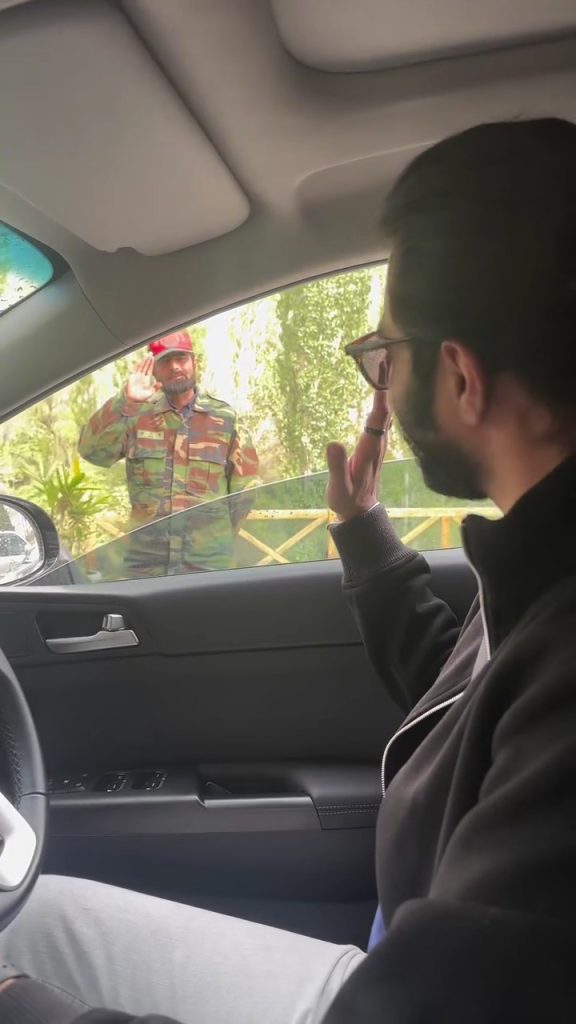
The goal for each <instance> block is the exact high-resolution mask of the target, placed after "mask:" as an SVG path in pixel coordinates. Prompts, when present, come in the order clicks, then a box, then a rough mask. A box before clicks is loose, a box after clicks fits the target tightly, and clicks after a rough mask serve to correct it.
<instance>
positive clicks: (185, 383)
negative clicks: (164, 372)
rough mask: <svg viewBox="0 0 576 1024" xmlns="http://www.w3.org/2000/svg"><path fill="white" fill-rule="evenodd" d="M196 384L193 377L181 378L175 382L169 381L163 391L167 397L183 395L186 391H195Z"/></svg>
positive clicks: (163, 386) (164, 385)
mask: <svg viewBox="0 0 576 1024" xmlns="http://www.w3.org/2000/svg"><path fill="white" fill-rule="evenodd" d="M195 386H196V382H195V380H194V378H193V377H180V378H179V379H175V380H167V381H166V382H165V383H164V384H163V385H162V389H163V390H164V391H165V392H166V394H167V395H182V394H183V393H184V392H185V391H193V390H194V388H195Z"/></svg>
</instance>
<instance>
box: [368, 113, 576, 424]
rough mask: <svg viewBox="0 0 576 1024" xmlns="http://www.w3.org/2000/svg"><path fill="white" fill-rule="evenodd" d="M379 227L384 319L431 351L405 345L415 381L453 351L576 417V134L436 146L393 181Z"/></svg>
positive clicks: (471, 138)
mask: <svg viewBox="0 0 576 1024" xmlns="http://www.w3.org/2000/svg"><path fill="white" fill-rule="evenodd" d="M384 228H385V231H386V234H387V236H388V238H389V239H390V241H391V243H392V245H393V252H394V265H393V272H392V274H391V280H390V288H389V296H390V311H391V314H392V317H393V319H394V320H395V321H396V322H397V324H398V326H399V327H400V328H401V330H402V331H403V333H406V334H408V335H414V336H416V337H418V336H421V337H423V338H428V339H429V340H430V341H431V342H432V348H431V350H428V352H424V351H423V350H424V348H425V346H424V345H423V344H419V345H414V346H412V352H413V358H414V363H415V371H418V368H419V369H420V373H419V374H418V375H419V376H428V374H429V373H430V372H431V370H432V368H433V364H434V358H433V351H437V348H438V346H439V343H440V342H441V341H443V340H445V339H452V340H459V341H461V342H462V343H463V344H464V345H467V346H468V347H469V348H470V349H471V350H472V351H474V352H475V353H476V354H477V356H478V357H479V358H480V359H481V361H482V363H483V365H484V367H485V369H486V371H487V372H488V373H490V374H496V373H498V372H502V371H510V372H512V373H514V374H515V375H516V376H517V378H518V379H520V380H522V381H523V383H524V384H525V386H526V387H527V388H528V389H529V390H530V391H531V392H532V393H533V394H534V395H535V396H538V397H539V398H540V399H541V400H543V401H544V402H546V404H548V405H550V406H552V407H558V406H563V407H566V406H576V125H574V124H572V123H570V122H569V121H563V120H560V119H556V118H546V119H539V120H530V121H510V122H500V123H495V124H484V125H479V126H477V127H475V128H471V129H469V130H468V131H465V132H462V133H461V134H459V135H455V136H453V137H451V138H448V139H446V140H444V141H443V142H440V143H439V144H438V145H436V146H433V147H432V148H431V149H429V150H427V151H426V152H425V153H423V154H422V155H421V156H419V157H417V158H416V159H415V160H414V161H413V162H412V163H411V164H410V165H409V167H408V168H407V169H406V171H405V172H404V173H403V174H402V175H401V177H400V178H399V180H398V181H397V182H396V184H395V186H394V187H393V189H392V192H391V193H390V195H389V196H388V199H387V201H386V207H385V212H384ZM434 342H435V343H436V344H434ZM420 362H421V363H422V366H420V367H418V364H419V363H420Z"/></svg>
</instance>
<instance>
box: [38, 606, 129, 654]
mask: <svg viewBox="0 0 576 1024" xmlns="http://www.w3.org/2000/svg"><path fill="white" fill-rule="evenodd" d="M139 643H140V641H139V639H138V637H137V636H136V633H135V632H134V630H133V629H128V628H127V626H126V623H125V622H124V616H123V615H117V614H115V613H114V614H111V615H105V616H104V619H103V621H102V628H101V629H99V630H98V632H97V633H93V634H92V636H58V637H53V638H52V639H49V640H46V646H47V648H48V650H50V651H54V653H55V654H85V653H88V652H89V651H110V650H112V649H114V648H118V647H137V646H138V644H139Z"/></svg>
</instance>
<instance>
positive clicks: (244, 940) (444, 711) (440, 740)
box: [0, 119, 576, 1024]
mask: <svg viewBox="0 0 576 1024" xmlns="http://www.w3.org/2000/svg"><path fill="white" fill-rule="evenodd" d="M384 225H385V230H386V235H387V238H388V240H389V244H390V250H391V265H390V273H389V275H388V283H387V296H386V303H385V310H384V315H383V318H382V321H381V323H380V326H379V328H378V331H377V332H376V333H375V335H373V336H371V337H368V338H364V339H361V340H360V341H359V342H358V343H355V344H353V345H351V346H350V353H351V354H352V355H353V356H354V357H355V358H356V359H357V361H358V363H359V366H360V367H361V369H362V372H363V373H364V374H365V376H366V377H367V378H368V379H369V380H370V381H371V382H372V384H373V386H374V387H375V388H377V389H378V391H379V394H380V396H381V397H378V398H377V399H376V401H375V404H374V409H373V411H372V414H371V416H370V417H369V419H368V423H367V427H366V433H365V434H364V436H363V438H362V439H361V440H360V442H359V445H358V447H357V449H356V451H355V453H354V454H353V456H352V458H351V459H350V460H348V459H347V457H346V453H345V452H344V450H343V449H342V448H341V447H340V446H338V445H335V446H331V447H330V449H329V453H328V454H329V464H330V474H331V482H330V489H329V497H330V502H331V504H332V507H333V508H334V509H335V510H336V511H337V512H338V514H339V516H340V519H341V520H342V522H341V523H340V524H339V525H338V526H336V527H335V528H334V537H335V539H336V541H337V543H338V545H339V548H340V552H341V554H342V559H343V563H344V570H345V586H346V591H347V593H348V595H349V597H350V599H351V602H352V605H353V608H354V610H355V612H356V615H357V617H358V621H359V624H360V627H361V629H362V633H363V636H364V638H365V641H366V644H367V647H368V650H369V652H370V654H371V656H372V659H373V661H374V663H375V665H376V666H377V668H378V671H379V673H380V676H381V678H382V681H383V683H384V685H385V686H386V687H388V688H389V690H390V692H391V693H392V694H393V695H394V697H395V698H396V700H397V701H398V702H399V703H401V704H402V705H403V706H404V707H405V708H406V710H407V712H408V714H407V718H406V720H405V722H404V724H403V726H402V727H401V728H400V730H399V731H398V733H397V734H396V737H395V738H394V739H393V741H392V742H391V743H390V744H389V745H388V748H387V751H386V753H385V757H384V768H383V782H384V786H385V798H384V801H383V804H382V808H381V811H380V816H379V824H378V833H377V852H376V871H377V878H378V891H379V902H380V911H379V914H378V917H377V921H376V922H375V928H374V931H373V935H372V937H371V940H370V951H369V952H368V954H367V955H364V954H363V953H361V952H360V951H359V950H355V949H353V948H351V947H341V946H333V945H331V944H329V943H323V942H317V941H315V940H313V939H309V938H306V937H303V936H296V935H288V934H287V933H285V932H282V931H275V930H273V929H269V928H264V927H263V926H259V925H256V924H253V923H250V922H243V921H239V920H237V919H233V918H226V917H219V916H218V915H214V914H206V913H205V912H204V911H200V910H195V909H193V908H190V907H184V906H179V905H175V904H169V903H166V902H165V901H162V900H154V899H153V898H152V897H148V896H141V895H138V894H136V893H127V892H123V891H121V890H115V889H112V888H108V887H106V886H101V885H97V884H96V883H92V882H87V881H82V880H76V879H68V880H67V879H46V880H43V882H42V884H40V885H39V886H38V887H37V890H36V892H35V893H34V895H33V896H32V899H31V900H30V903H29V904H28V907H27V908H25V910H24V911H23V913H22V914H21V915H20V917H19V918H18V920H17V921H16V922H15V924H14V925H12V926H11V929H10V930H9V931H8V933H7V935H6V937H5V942H4V947H5V951H6V953H7V955H8V956H9V958H10V960H11V962H12V963H13V964H14V965H16V966H15V967H14V968H12V971H13V973H17V972H18V970H20V971H25V972H28V973H29V974H31V975H32V976H35V977H40V978H42V979H45V980H47V981H50V982H51V983H53V984H55V985H58V986H61V987H62V988H64V989H67V990H69V991H70V992H72V993H73V996H74V997H75V998H81V999H84V1000H85V1002H86V1003H88V1004H90V1005H95V1004H98V1003H99V1004H100V1005H107V1006H109V1007H115V1008H117V1009H124V1010H125V1011H127V1012H128V1013H129V1014H141V1013H144V1012H156V1013H165V1014H169V1015H171V1016H172V1017H174V1018H175V1019H177V1020H181V1021H183V1022H185V1024H221V1022H224V1021H231V1020H233V1021H234V1022H235V1024H254V1022H259V1024H260V1022H262V1024H264V1022H267V1024H268V1022H270V1024H271V1022H277V1024H297V1022H303V1021H307V1022H311V1024H318V1022H319V1021H320V1020H324V1024H373V1022H376V1021H377V1022H382V1024H439V1022H442V1024H463V1022H466V1024H473V1022H474V1024H509V1022H511V1021H514V1022H516V1021H518V1022H522V1024H529V1022H538V1024H541V1022H547V1021H551V1022H552V1021H554V1022H556V1021H558V1022H561V1021H562V1022H563V1021H572V1020H574V1019H575V1016H576V973H575V971H574V966H573V956H574V948H575V942H574V939H575V937H576V924H575V921H576V870H575V868H576V841H575V838H574V837H575V836H576V787H575V785H574V778H575V770H576V724H575V723H576V685H575V675H576V667H575V666H576V539H575V536H574V520H575V515H576V343H575V337H576V126H574V125H572V124H570V123H568V122H565V121H560V120H552V119H549V120H538V121H525V122H522V121H517V122H512V123H501V124H498V123H494V124H489V125H483V126H480V127H477V128H474V129H471V130H470V131H468V132H464V133H462V134H460V135H458V136H455V137H454V138H451V139H448V140H446V141H445V142H443V143H440V144H438V145H436V146H434V147H432V148H431V149H429V150H428V151H427V152H425V153H424V154H423V155H421V156H419V157H418V158H417V159H416V160H415V161H414V162H413V163H412V164H410V166H409V167H408V169H407V170H406V171H405V172H404V174H403V175H402V176H401V177H400V179H399V181H398V182H397V183H396V185H395V186H394V188H393V189H392V192H391V194H390V195H389V197H388V199H387V203H386V210H385V219H384ZM387 394H389V396H390V400H391V405H392V408H393V410H394V415H395V416H396V418H397V420H398V422H399V424H400V425H401V426H402V429H403V431H404V433H405V435H406V438H407V439H408V440H409V442H410V444H411V446H412V448H413V450H414V452H415V454H416V456H417V459H418V461H419V463H420V465H421V468H422V472H423V474H424V477H425V479H426V481H427V483H428V485H429V486H431V487H434V488H436V489H437V490H438V491H440V492H441V493H443V494H450V495H455V496H458V497H465V498H474V499H479V498H482V497H484V496H489V497H491V498H492V499H493V501H494V502H496V504H497V505H498V506H499V507H500V509H501V510H502V512H503V518H502V519H501V520H499V521H494V522H492V521H489V520H486V519H483V518H481V517H477V516H470V517H469V518H468V520H466V522H465V524H464V527H463V541H464V548H465V552H466V554H467V556H468V558H469V560H470V563H471V565H472V567H473V569H474V571H475V573H476V575H477V578H478V585H479V600H477V601H476V602H475V603H474V605H473V607H472V608H471V610H470V614H469V616H468V619H467V622H466V624H465V626H464V628H463V629H462V630H461V631H460V630H459V627H458V624H457V623H456V620H455V618H454V616H453V614H452V612H451V611H450V609H449V608H448V607H447V606H446V604H444V603H443V602H442V601H440V600H439V599H438V598H436V597H434V596H433V594H432V592H431V591H430V589H429V581H430V574H429V570H428V566H427V563H426V561H425V559H424V558H423V556H422V555H419V554H417V553H416V552H413V551H410V550H408V549H407V548H405V547H404V546H403V545H402V544H401V543H400V541H399V540H398V539H397V538H396V536H395V535H394V533H393V531H392V528H391V525H390V522H389V520H388V518H387V516H386V512H385V511H384V509H383V508H382V507H381V506H380V505H379V504H378V502H377V498H376V494H377V487H376V484H377V478H378V473H379V470H380V466H381V462H382V458H383V455H384V449H385V444H386V430H387V423H388V410H387V402H386V395H387ZM350 685H351V687H353V685H354V680H351V681H350ZM8 984H9V987H8V988H7V989H5V991H4V993H3V998H4V1000H5V1002H4V1007H6V1006H8V1002H7V1000H10V1009H12V1010H13V1009H14V1007H17V1006H19V1005H23V1004H24V1002H25V1001H26V1000H28V1001H29V1002H30V1001H31V1000H32V999H33V998H37V999H38V1000H39V999H40V998H41V997H44V998H45V999H48V996H49V997H50V999H51V1000H52V1001H53V1002H54V1001H56V1002H57V1003H58V1005H59V1006H62V1005H63V1003H62V997H61V995H60V994H59V993H56V995H55V994H54V993H53V992H52V991H51V992H50V993H48V994H47V993H46V992H45V991H44V990H43V989H42V988H41V986H40V985H39V984H38V983H37V982H32V981H22V980H13V981H12V982H11V984H10V982H9V983H8ZM19 993H20V995H19ZM36 1005H39V1004H38V1003H37V1004H36ZM43 1005H45V1004H43ZM2 1012H6V1011H5V1010H4V1008H3V1007H2V1004H1V1003H0V1016H1V1013H2ZM66 1013H67V1014H68V1017H67V1020H66V1021H65V1022H63V1024H68V1021H71V1020H74V1021H76V1020H78V1019H81V1018H80V1017H79V1009H78V1007H73V1006H71V1004H70V1003H69V1004H68V1006H67V1009H66ZM16 1019H17V1018H16V1017H15V1016H12V1017H11V1018H10V1021H11V1024H12V1022H13V1021H16ZM33 1019H36V1018H33ZM37 1019H38V1020H44V1019H46V1018H42V1017H40V1016H38V1018H37ZM50 1019H53V1018H50ZM54 1019H55V1018H54ZM125 1020H127V1018H126V1017H123V1016H122V1014H120V1013H118V1012H113V1011H99V1012H98V1013H96V1014H95V1015H94V1016H92V1017H86V1024H116V1022H120V1021H125Z"/></svg>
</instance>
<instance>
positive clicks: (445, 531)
mask: <svg viewBox="0 0 576 1024" xmlns="http://www.w3.org/2000/svg"><path fill="white" fill-rule="evenodd" d="M387 512H388V515H389V516H390V518H391V519H415V520H418V523H417V525H415V526H413V527H412V528H411V529H410V530H409V531H408V533H405V534H404V535H403V536H402V537H401V540H402V541H403V542H404V544H411V543H412V541H414V540H416V538H417V537H421V536H422V534H424V533H427V532H428V530H430V529H432V527H433V526H436V524H437V523H440V547H442V548H449V547H450V546H451V529H452V526H453V525H456V526H460V524H461V522H462V520H463V519H464V517H465V516H467V515H470V514H471V513H477V514H479V515H483V516H486V517H487V518H490V519H496V518H497V517H498V516H499V515H500V513H499V512H498V510H497V509H495V508H492V507H490V506H484V505H481V506H480V505H479V506H448V507H444V508H438V507H437V508H389V509H387ZM250 521H251V522H278V521H283V522H285V521H289V522H295V523H297V522H305V523H306V525H305V526H302V527H301V528H300V529H299V530H298V531H297V532H296V533H294V534H292V536H291V537H288V538H287V539H286V540H284V541H282V543H281V544H279V545H278V547H277V548H272V547H271V546H270V545H269V544H266V543H265V542H264V541H262V540H260V538H259V537H255V536H254V534H252V533H250V531H249V530H248V529H246V528H245V527H244V528H242V529H241V530H240V537H242V538H243V540H245V541H248V543H249V544H252V545H253V546H254V547H255V548H257V550H258V551H260V552H261V553H262V554H264V558H261V559H260V561H259V562H257V563H256V564H257V565H271V564H272V562H278V563H281V564H287V563H289V562H290V558H287V557H286V553H287V552H288V551H290V550H291V548H293V547H295V545H296V544H298V543H299V542H300V541H301V540H304V538H305V537H308V536H310V534H311V533H313V532H314V531H315V530H318V529H320V528H321V527H327V526H328V525H329V523H334V522H336V516H335V515H334V513H333V512H331V511H330V510H329V509H325V508H304V509H300V508H298V509H291V508H280V509H253V510H252V512H250V513H249V514H248V517H247V520H246V522H250ZM326 555H327V557H328V558H337V557H338V554H337V551H336V547H335V545H334V541H333V540H332V536H331V534H330V533H329V532H328V533H327V537H326Z"/></svg>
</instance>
